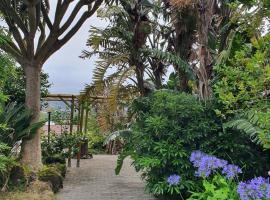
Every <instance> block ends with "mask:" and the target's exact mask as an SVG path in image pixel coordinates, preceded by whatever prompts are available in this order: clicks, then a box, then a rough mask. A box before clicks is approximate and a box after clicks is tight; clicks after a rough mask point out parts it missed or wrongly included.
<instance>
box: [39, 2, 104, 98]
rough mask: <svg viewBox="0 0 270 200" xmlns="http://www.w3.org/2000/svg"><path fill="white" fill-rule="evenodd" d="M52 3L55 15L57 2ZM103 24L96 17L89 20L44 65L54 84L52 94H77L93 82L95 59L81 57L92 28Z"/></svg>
mask: <svg viewBox="0 0 270 200" xmlns="http://www.w3.org/2000/svg"><path fill="white" fill-rule="evenodd" d="M51 2H52V5H51V8H52V10H51V11H52V12H51V13H53V10H54V8H55V3H56V1H51ZM103 23H104V22H101V21H100V20H98V18H97V17H96V16H93V17H91V18H90V19H88V21H87V22H86V23H85V24H84V25H83V27H82V28H81V29H80V31H79V32H78V33H77V34H76V35H75V36H74V37H73V38H72V39H71V40H70V41H69V42H68V43H67V44H66V45H65V46H64V47H63V48H62V49H60V50H59V51H58V52H56V53H55V54H54V55H53V56H51V57H50V58H49V60H48V61H47V62H46V63H45V64H44V68H43V69H44V71H45V72H46V73H48V74H49V77H50V78H49V81H50V82H51V83H52V87H51V88H50V92H51V93H73V94H77V93H79V92H80V90H82V89H83V88H84V85H85V84H87V83H90V82H91V78H92V70H93V68H94V65H95V59H91V60H89V59H86V60H84V59H81V58H79V56H80V55H81V52H82V50H83V49H85V48H86V46H85V44H86V40H87V38H88V35H89V33H88V31H89V29H90V26H91V25H95V26H102V25H103Z"/></svg>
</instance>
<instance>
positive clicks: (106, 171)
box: [57, 155, 155, 200]
mask: <svg viewBox="0 0 270 200" xmlns="http://www.w3.org/2000/svg"><path fill="white" fill-rule="evenodd" d="M116 159H117V156H111V155H96V156H94V158H93V159H87V160H81V167H80V168H76V161H75V160H73V161H72V168H69V170H68V173H67V176H66V179H65V181H64V188H63V189H62V190H61V191H60V192H59V193H58V195H57V200H154V199H155V198H153V197H151V196H150V195H149V194H147V193H146V192H145V191H144V183H143V182H142V180H141V179H140V177H139V175H138V174H137V173H136V172H135V170H134V169H133V167H131V166H130V163H131V162H130V160H128V159H126V161H125V163H124V165H123V169H122V171H121V174H120V175H119V176H116V175H115V174H114V168H115V166H116Z"/></svg>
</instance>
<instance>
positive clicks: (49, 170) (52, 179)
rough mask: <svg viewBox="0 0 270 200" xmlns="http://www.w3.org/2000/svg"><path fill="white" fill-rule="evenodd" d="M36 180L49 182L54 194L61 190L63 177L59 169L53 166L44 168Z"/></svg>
mask: <svg viewBox="0 0 270 200" xmlns="http://www.w3.org/2000/svg"><path fill="white" fill-rule="evenodd" d="M38 179H39V180H40V181H44V182H49V183H50V184H51V187H52V190H53V192H54V193H56V192H58V191H59V189H60V188H63V177H62V175H61V172H60V171H59V169H58V168H57V167H55V166H44V167H43V168H42V169H41V170H40V171H39V172H38Z"/></svg>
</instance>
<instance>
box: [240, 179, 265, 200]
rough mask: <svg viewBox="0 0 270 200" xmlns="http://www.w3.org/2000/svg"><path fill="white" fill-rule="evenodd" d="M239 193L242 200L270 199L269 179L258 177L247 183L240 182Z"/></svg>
mask: <svg viewBox="0 0 270 200" xmlns="http://www.w3.org/2000/svg"><path fill="white" fill-rule="evenodd" d="M237 192H238V194H239V195H240V198H241V200H257V199H269V198H270V183H269V179H266V178H263V177H257V178H254V179H252V180H250V181H247V182H240V183H239V185H238V188H237Z"/></svg>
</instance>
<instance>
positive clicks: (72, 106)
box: [68, 95, 74, 167]
mask: <svg viewBox="0 0 270 200" xmlns="http://www.w3.org/2000/svg"><path fill="white" fill-rule="evenodd" d="M73 118H74V96H73V95H72V100H71V110H70V122H69V123H70V124H69V132H70V134H71V135H72V132H73ZM68 151H69V155H68V167H71V151H72V148H69V150H68Z"/></svg>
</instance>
